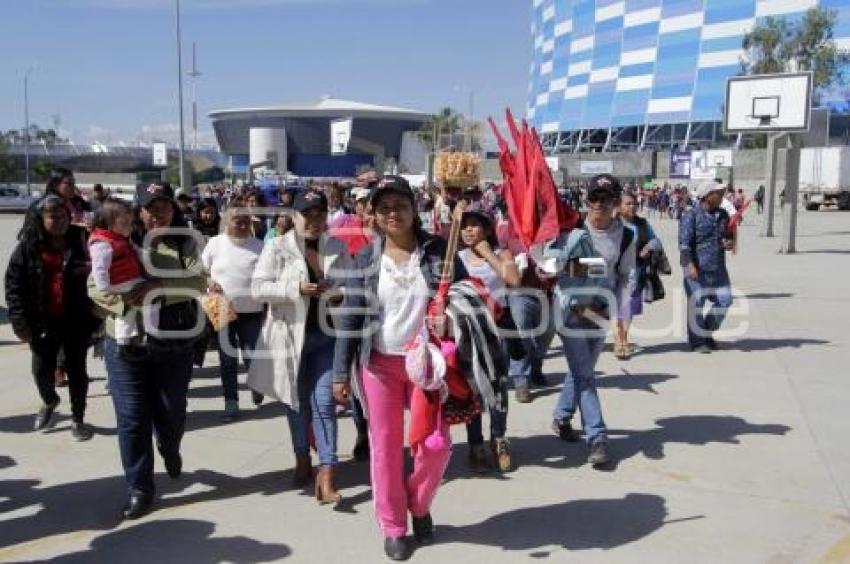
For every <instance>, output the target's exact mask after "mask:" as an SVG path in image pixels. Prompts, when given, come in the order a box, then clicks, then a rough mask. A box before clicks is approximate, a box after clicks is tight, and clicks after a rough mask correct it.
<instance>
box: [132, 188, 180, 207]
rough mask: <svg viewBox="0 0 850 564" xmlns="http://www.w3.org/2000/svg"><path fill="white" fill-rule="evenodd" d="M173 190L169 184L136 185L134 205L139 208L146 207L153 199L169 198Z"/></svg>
mask: <svg viewBox="0 0 850 564" xmlns="http://www.w3.org/2000/svg"><path fill="white" fill-rule="evenodd" d="M173 197H174V190H172V188H171V185H170V184H148V185H147V186H138V187H136V205H137V206H139V207H140V208H144V207H147V206H149V205H150V204H151V202H153V201H154V200H171V199H172V198H173Z"/></svg>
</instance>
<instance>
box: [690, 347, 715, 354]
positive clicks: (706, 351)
mask: <svg viewBox="0 0 850 564" xmlns="http://www.w3.org/2000/svg"><path fill="white" fill-rule="evenodd" d="M694 352H698V353H700V354H711V347H709V346H708V345H697V346H696V347H694Z"/></svg>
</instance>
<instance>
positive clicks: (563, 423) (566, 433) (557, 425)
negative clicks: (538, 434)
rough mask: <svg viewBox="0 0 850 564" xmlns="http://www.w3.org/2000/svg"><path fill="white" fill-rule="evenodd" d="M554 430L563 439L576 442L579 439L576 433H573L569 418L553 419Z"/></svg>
mask: <svg viewBox="0 0 850 564" xmlns="http://www.w3.org/2000/svg"><path fill="white" fill-rule="evenodd" d="M552 431H553V432H554V433H555V434H556V435H558V438H559V439H561V440H562V441H567V442H568V443H574V442H576V441H577V440H578V439H577V438H576V435H575V433H573V426H572V425H571V424H570V420H569V419H553V420H552Z"/></svg>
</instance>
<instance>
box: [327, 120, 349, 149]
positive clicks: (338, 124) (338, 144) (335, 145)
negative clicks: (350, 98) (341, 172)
mask: <svg viewBox="0 0 850 564" xmlns="http://www.w3.org/2000/svg"><path fill="white" fill-rule="evenodd" d="M351 122H352V119H351V118H344V119H335V120H333V121H331V154H332V155H344V154H346V153H347V152H348V142H349V141H351Z"/></svg>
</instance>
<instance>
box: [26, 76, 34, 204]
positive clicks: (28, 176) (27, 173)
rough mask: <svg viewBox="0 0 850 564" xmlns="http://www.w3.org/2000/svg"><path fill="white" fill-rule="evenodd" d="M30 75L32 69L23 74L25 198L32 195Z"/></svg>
mask: <svg viewBox="0 0 850 564" xmlns="http://www.w3.org/2000/svg"><path fill="white" fill-rule="evenodd" d="M30 73H32V67H30V68H28V69H27V72H26V73H25V74H24V169H25V170H26V180H27V196H29V195H31V194H32V187H31V186H30V85H29V81H30Z"/></svg>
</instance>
